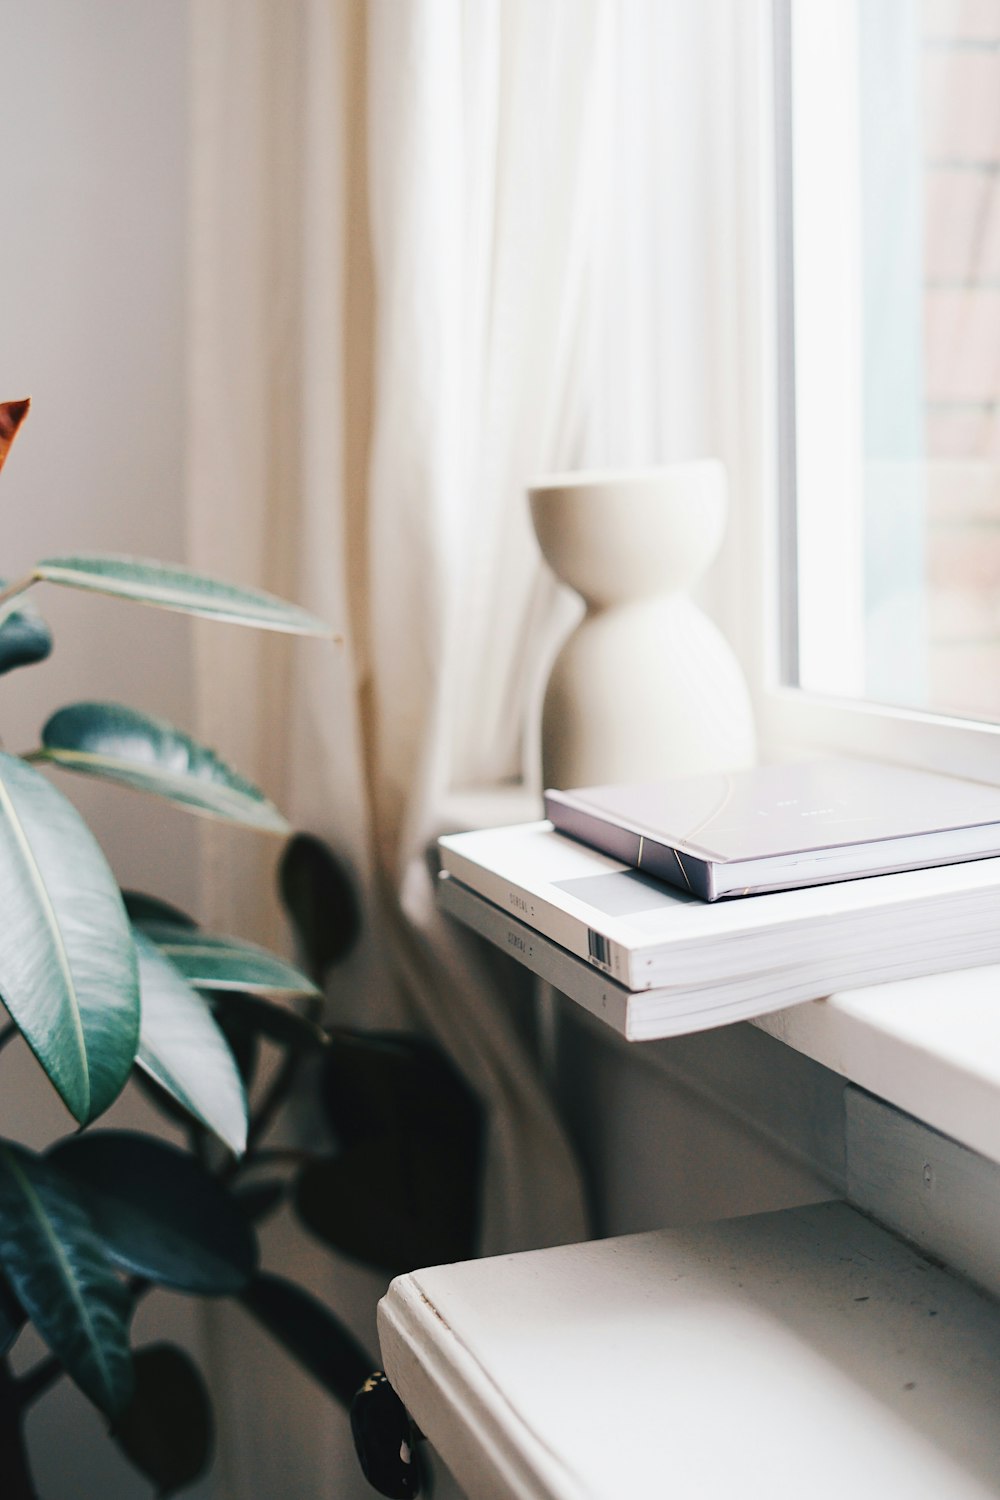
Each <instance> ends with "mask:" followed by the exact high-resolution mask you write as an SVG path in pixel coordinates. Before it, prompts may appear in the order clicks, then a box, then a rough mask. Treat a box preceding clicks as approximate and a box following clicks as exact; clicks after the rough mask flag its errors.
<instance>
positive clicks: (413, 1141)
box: [293, 1136, 479, 1276]
mask: <svg viewBox="0 0 1000 1500" xmlns="http://www.w3.org/2000/svg"><path fill="white" fill-rule="evenodd" d="M478 1202H479V1199H478V1188H477V1183H476V1180H475V1178H474V1177H472V1176H471V1175H470V1172H469V1160H468V1155H467V1152H466V1151H465V1149H464V1147H463V1143H461V1142H458V1141H451V1142H446V1141H429V1140H427V1139H421V1138H419V1137H413V1138H409V1139H407V1138H405V1137H402V1136H377V1137H374V1138H373V1139H371V1140H367V1141H361V1142H359V1143H358V1144H357V1145H355V1146H350V1147H349V1148H348V1149H347V1150H346V1151H344V1152H342V1153H341V1155H339V1156H335V1157H329V1158H327V1159H326V1160H325V1161H317V1162H310V1163H309V1165H308V1166H306V1167H305V1168H304V1169H303V1171H302V1173H301V1174H300V1176H299V1178H298V1180H297V1182H296V1184H295V1189H294V1195H293V1203H294V1205H295V1211H296V1213H297V1214H298V1217H299V1219H300V1220H301V1222H302V1223H303V1224H304V1225H305V1227H306V1228H307V1229H309V1230H310V1231H311V1232H312V1233H313V1234H314V1235H316V1237H317V1238H318V1239H320V1240H322V1241H323V1243H324V1244H325V1245H328V1246H329V1247H330V1248H331V1249H332V1250H336V1251H337V1252H338V1253H339V1254H341V1255H347V1256H349V1257H350V1258H351V1259H352V1260H356V1261H360V1262H361V1263H362V1264H363V1265H367V1266H372V1267H373V1268H374V1269H375V1270H378V1271H382V1272H385V1273H387V1274H388V1275H390V1276H398V1275H400V1274H401V1273H402V1272H404V1271H413V1270H416V1269H417V1267H419V1266H439V1265H446V1264H451V1263H452V1262H453V1261H458V1260H469V1259H471V1258H472V1257H473V1256H474V1255H475V1253H476V1227H477V1222H478Z"/></svg>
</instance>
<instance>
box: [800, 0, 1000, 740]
mask: <svg viewBox="0 0 1000 1500" xmlns="http://www.w3.org/2000/svg"><path fill="white" fill-rule="evenodd" d="M789 26H790V35H789V32H788V30H787V28H788V27H789ZM782 27H785V28H786V30H785V33H784V40H785V42H786V43H787V44H788V57H789V73H790V76H789V78H788V80H787V83H788V101H787V102H788V109H787V111H786V113H785V116H784V118H785V119H786V120H787V121H788V122H789V123H790V130H791V141H790V145H791V150H790V154H789V159H790V183H789V184H788V186H789V188H790V192H789V201H790V203H791V213H790V221H789V223H788V225H787V226H786V227H787V231H788V236H789V239H790V248H791V255H792V263H793V273H794V274H793V279H794V304H793V324H794V333H793V340H794V348H793V350H792V351H790V352H791V354H792V356H793V357H792V358H790V359H788V360H787V361H786V367H787V368H788V370H789V372H791V371H792V370H794V377H793V376H792V374H791V373H789V376H788V379H787V382H786V383H787V385H788V391H787V392H786V408H787V410H786V416H787V418H788V419H789V420H788V434H789V435H790V434H791V433H792V431H794V462H793V463H792V464H791V466H790V470H789V472H791V473H792V474H793V475H794V491H795V496H794V498H795V526H796V530H797V536H798V546H797V571H798V579H797V604H798V613H797V643H796V644H797V653H796V652H793V653H791V656H790V659H791V660H792V661H795V660H796V659H797V666H796V667H795V668H794V670H793V676H794V678H795V680H797V682H798V683H799V685H801V686H802V687H805V688H808V689H811V690H813V691H817V692H822V693H832V694H837V695H843V696H849V697H852V698H865V699H869V700H873V701H876V702H882V703H892V704H901V705H905V706H908V707H913V708H923V709H929V710H931V711H933V712H941V713H949V714H957V715H960V716H967V717H973V718H980V719H990V720H1000V3H997V0H923V3H917V0H878V3H874V4H873V3H871V0H790V4H789V6H788V8H787V10H786V11H785V13H784V17H783V18H782V16H781V15H780V14H779V31H780V30H781V28H782ZM791 446H792V444H791V440H790V436H789V447H790V448H791Z"/></svg>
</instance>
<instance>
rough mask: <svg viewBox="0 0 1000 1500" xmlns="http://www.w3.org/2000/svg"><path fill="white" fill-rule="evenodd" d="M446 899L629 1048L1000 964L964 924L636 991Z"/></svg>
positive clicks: (496, 914)
mask: <svg viewBox="0 0 1000 1500" xmlns="http://www.w3.org/2000/svg"><path fill="white" fill-rule="evenodd" d="M438 901H439V904H440V905H441V907H442V908H443V909H444V910H445V911H447V912H450V914H451V915H452V916H453V917H456V918H457V919H458V920H459V921H460V922H462V923H463V924H464V925H465V926H466V927H469V928H471V929H472V931H474V932H477V933H479V935H480V936H481V937H484V938H486V939H488V941H489V942H491V943H493V944H495V946H496V947H498V948H501V949H502V950H503V951H504V952H505V953H509V954H511V956H512V957H514V958H516V959H517V960H518V962H519V963H522V964H524V966H525V968H527V969H530V970H531V972H532V973H533V974H537V975H538V977H539V979H543V980H545V982H546V983H547V984H551V985H552V986H554V988H555V989H557V990H559V991H560V992H561V993H562V994H564V995H567V996H568V997H569V998H570V999H571V1000H573V1001H575V1002H576V1004H577V1005H581V1006H582V1007H583V1008H584V1010H587V1011H589V1012H590V1014H591V1015H594V1016H597V1017H598V1018H599V1019H600V1020H602V1021H604V1022H605V1023H606V1024H607V1025H608V1026H610V1027H611V1028H612V1029H613V1030H614V1031H617V1032H618V1033H619V1035H620V1036H623V1037H625V1038H626V1040H627V1041H630V1042H642V1041H654V1040H656V1039H659V1038H663V1037H670V1036H687V1035H689V1034H690V1033H691V1032H694V1031H709V1030H711V1029H712V1028H713V1027H716V1026H728V1025H730V1024H731V1023H732V1022H734V1021H747V1020H752V1019H753V1018H755V1017H757V1016H764V1015H770V1014H771V1013H772V1012H773V1011H776V1010H784V1009H785V1008H786V1007H787V1006H789V1005H798V1004H800V1003H801V1002H802V1001H804V1000H820V999H823V998H825V996H827V995H829V994H831V993H832V992H833V991H834V990H840V989H856V988H860V987H861V986H865V985H871V984H886V983H889V982H890V981H892V980H895V979H913V978H915V977H916V976H918V975H921V974H938V973H944V972H946V971H949V970H952V969H962V968H976V967H978V966H979V965H981V964H995V963H1000V930H998V929H997V928H996V927H995V925H993V926H991V927H990V930H989V931H988V933H987V934H986V935H985V936H983V935H982V934H981V933H979V932H977V931H973V932H972V933H969V932H968V931H966V930H963V928H962V924H961V923H958V924H957V926H956V931H955V932H954V933H953V935H952V938H951V940H950V941H947V942H945V941H941V940H940V939H939V938H938V937H937V936H936V934H934V935H932V934H931V933H930V932H928V931H927V930H922V931H920V932H919V933H916V934H914V935H913V936H912V937H911V939H910V940H909V941H908V942H907V943H906V945H905V948H904V949H903V950H902V951H899V952H897V951H893V950H892V949H889V948H885V949H883V950H881V951H877V952H874V953H869V954H867V955H864V956H859V955H858V954H856V953H854V952H853V951H852V950H851V949H849V948H848V946H847V945H844V944H842V945H841V948H840V951H839V954H838V961H837V962H836V963H833V962H831V961H830V960H829V958H828V959H826V960H825V961H822V960H820V961H816V960H813V959H810V958H809V957H805V958H803V959H801V960H800V961H799V962H798V963H795V964H788V965H785V966H783V967H780V968H774V969H767V970H765V971H763V972H759V973H755V974H743V975H740V976H735V977H732V978H729V979H720V980H716V981H712V980H708V981H706V982H705V983H703V984H688V985H683V984H681V985H660V986H658V987H657V988H655V989H649V990H628V989H626V988H625V986H624V985H621V984H617V983H616V982H615V980H613V979H609V978H608V977H607V975H606V974H603V973H602V972H601V971H600V970H599V969H597V968H595V967H594V966H593V965H592V964H590V963H588V962H587V961H586V960H585V959H582V958H578V957H577V956H576V955H575V954H573V953H569V952H567V950H566V949H565V948H562V947H560V945H559V944H558V943H555V942H553V941H552V939H551V938H547V937H546V936H545V935H544V933H541V932H536V931H535V929H534V928H532V927H528V926H526V925H525V924H524V923H523V922H519V921H518V920H517V918H516V917H512V916H510V915H509V914H508V913H507V912H505V911H503V910H502V908H501V907H499V906H496V905H494V903H493V902H492V901H487V900H486V898H485V896H480V895H477V893H476V892H475V891H473V890H470V889H469V887H468V886H465V885H463V884H462V882H461V881H460V880H456V879H455V877H454V876H453V875H449V874H447V872H442V874H441V875H440V876H439V880H438ZM966 925H968V924H966ZM978 925H980V926H981V925H982V924H978Z"/></svg>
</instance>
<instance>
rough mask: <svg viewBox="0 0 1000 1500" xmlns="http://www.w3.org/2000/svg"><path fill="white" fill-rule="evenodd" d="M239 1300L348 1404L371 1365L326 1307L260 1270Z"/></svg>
mask: <svg viewBox="0 0 1000 1500" xmlns="http://www.w3.org/2000/svg"><path fill="white" fill-rule="evenodd" d="M240 1301H241V1302H242V1303H243V1306H244V1307H245V1308H247V1309H248V1310H249V1311H250V1312H252V1313H253V1315H254V1317H255V1318H257V1319H258V1321H259V1322H261V1323H263V1325H264V1327H265V1328H266V1329H267V1330H268V1332H269V1333H270V1334H272V1335H273V1336H274V1338H276V1339H277V1340H278V1342H279V1343H281V1344H283V1345H284V1347H285V1348H286V1349H287V1350H288V1352H289V1354H291V1355H293V1356H294V1358H295V1359H297V1360H298V1362H299V1364H300V1365H303V1366H304V1367H305V1369H307V1370H308V1371H309V1373H310V1375H312V1376H313V1378H314V1379H315V1380H318V1381H319V1383H320V1385H323V1386H325V1387H326V1389H327V1390H328V1391H329V1392H330V1394H331V1395H332V1396H334V1397H335V1398H336V1399H337V1400H338V1401H339V1402H341V1404H342V1405H343V1406H350V1404H351V1400H352V1398H353V1396H354V1393H355V1391H356V1390H357V1389H358V1387H359V1386H360V1385H361V1384H362V1382H363V1381H364V1380H365V1379H366V1378H367V1376H368V1374H369V1373H370V1371H371V1367H372V1362H371V1358H370V1356H369V1355H368V1354H366V1353H365V1351H364V1349H362V1347H361V1345H360V1344H359V1343H358V1342H357V1340H356V1339H355V1338H354V1335H353V1334H351V1333H349V1332H348V1330H347V1329H346V1328H345V1327H344V1325H343V1324H342V1323H341V1322H340V1321H339V1320H338V1319H337V1318H335V1317H334V1316H333V1314H332V1313H331V1312H330V1310H329V1308H327V1307H324V1305H323V1303H322V1302H319V1301H317V1299H316V1298H315V1297H313V1296H312V1295H311V1294H310V1293H309V1292H306V1291H303V1290H302V1288H301V1287H299V1286H295V1285H294V1284H293V1283H292V1282H290V1281H286V1280H285V1279H284V1277H282V1276H271V1275H268V1274H266V1273H264V1272H262V1273H260V1274H259V1275H258V1276H255V1277H254V1279H253V1281H252V1282H251V1283H250V1285H249V1286H248V1287H247V1289H246V1291H244V1292H241V1293H240Z"/></svg>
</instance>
